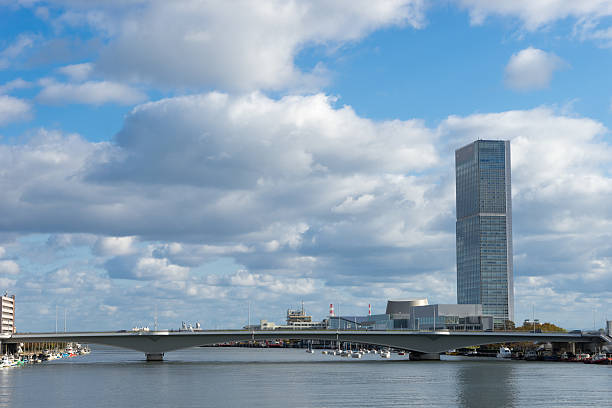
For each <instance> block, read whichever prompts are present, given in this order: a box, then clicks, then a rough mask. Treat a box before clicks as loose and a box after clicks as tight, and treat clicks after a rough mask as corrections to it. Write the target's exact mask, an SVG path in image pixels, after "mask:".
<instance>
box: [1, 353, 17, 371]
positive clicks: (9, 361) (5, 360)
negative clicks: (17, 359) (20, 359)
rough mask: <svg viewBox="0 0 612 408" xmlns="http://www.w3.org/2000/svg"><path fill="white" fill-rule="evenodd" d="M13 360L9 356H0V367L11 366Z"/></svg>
mask: <svg viewBox="0 0 612 408" xmlns="http://www.w3.org/2000/svg"><path fill="white" fill-rule="evenodd" d="M13 366H14V364H13V361H12V359H11V358H9V356H2V360H0V367H1V368H6V367H13Z"/></svg>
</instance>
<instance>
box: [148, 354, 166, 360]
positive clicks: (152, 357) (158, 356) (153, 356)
mask: <svg viewBox="0 0 612 408" xmlns="http://www.w3.org/2000/svg"><path fill="white" fill-rule="evenodd" d="M145 356H147V361H164V353H145Z"/></svg>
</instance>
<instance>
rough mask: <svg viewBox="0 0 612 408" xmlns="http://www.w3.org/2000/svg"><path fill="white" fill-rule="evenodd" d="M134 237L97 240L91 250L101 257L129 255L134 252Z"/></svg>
mask: <svg viewBox="0 0 612 408" xmlns="http://www.w3.org/2000/svg"><path fill="white" fill-rule="evenodd" d="M135 242H136V239H135V237H103V238H98V240H97V241H96V243H95V245H94V247H93V250H94V252H95V253H96V254H97V255H101V256H118V255H129V254H133V253H134V252H136V250H137V248H136V247H135V246H134V244H135Z"/></svg>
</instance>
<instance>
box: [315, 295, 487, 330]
mask: <svg viewBox="0 0 612 408" xmlns="http://www.w3.org/2000/svg"><path fill="white" fill-rule="evenodd" d="M386 311H387V313H385V314H379V315H368V316H330V317H329V320H328V327H327V328H328V329H332V330H337V329H340V330H352V329H353V330H354V329H368V330H401V329H404V330H457V331H466V330H468V331H473V330H476V331H482V330H493V317H492V316H485V315H483V314H482V305H478V304H471V305H453V304H434V305H430V304H428V302H427V299H418V300H400V301H398V300H389V301H388V302H387V310H386Z"/></svg>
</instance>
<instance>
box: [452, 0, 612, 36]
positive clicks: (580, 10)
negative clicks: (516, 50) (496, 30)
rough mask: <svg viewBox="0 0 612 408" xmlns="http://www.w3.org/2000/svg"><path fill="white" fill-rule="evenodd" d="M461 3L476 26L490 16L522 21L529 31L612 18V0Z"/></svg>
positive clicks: (478, 0)
mask: <svg viewBox="0 0 612 408" xmlns="http://www.w3.org/2000/svg"><path fill="white" fill-rule="evenodd" d="M457 2H458V3H459V4H460V5H461V6H463V7H465V8H467V9H468V10H469V11H470V17H471V19H472V23H474V24H481V23H482V22H483V21H484V20H485V18H486V17H487V16H489V15H500V16H511V17H517V18H520V19H521V20H522V21H523V22H524V24H525V26H526V28H527V29H529V30H535V29H537V28H540V27H542V26H543V25H546V24H549V23H552V22H554V21H557V20H562V19H564V18H568V17H572V18H575V19H577V20H593V19H598V18H603V17H609V16H612V1H610V0H580V1H575V0H549V1H533V0H513V1H506V0H457Z"/></svg>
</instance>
